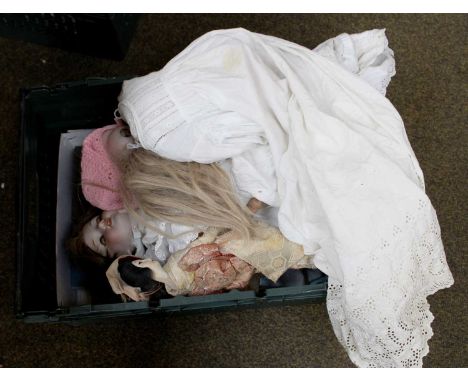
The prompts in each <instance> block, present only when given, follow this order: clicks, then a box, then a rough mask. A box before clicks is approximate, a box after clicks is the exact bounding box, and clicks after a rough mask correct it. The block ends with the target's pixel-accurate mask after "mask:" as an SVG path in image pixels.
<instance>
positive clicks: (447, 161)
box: [0, 14, 468, 367]
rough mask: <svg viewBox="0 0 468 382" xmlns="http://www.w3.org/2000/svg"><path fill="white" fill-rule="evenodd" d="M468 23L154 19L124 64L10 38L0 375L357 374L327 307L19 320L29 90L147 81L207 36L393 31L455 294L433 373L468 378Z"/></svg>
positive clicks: (1, 103)
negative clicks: (23, 370) (467, 373)
mask: <svg viewBox="0 0 468 382" xmlns="http://www.w3.org/2000/svg"><path fill="white" fill-rule="evenodd" d="M467 21H468V19H467V17H466V15H424V14H417V15H385V14H379V15H372V14H362V15H339V14H333V15H317V14H308V15H293V14H288V15H222V14H218V15H170V14H169V15H146V16H145V17H143V18H142V20H141V22H140V24H139V27H138V29H137V32H136V35H135V38H134V40H133V43H132V45H131V47H130V50H129V52H128V55H127V57H126V59H125V60H124V61H122V62H115V61H110V60H105V59H97V58H92V57H88V56H84V55H81V54H78V53H67V52H64V51H61V50H58V49H55V48H48V47H42V46H39V45H34V44H31V43H25V42H18V41H14V40H10V39H5V38H0V52H1V55H0V79H1V80H0V84H1V91H0V116H1V123H0V164H1V166H0V183H2V184H3V186H2V187H0V211H1V219H0V225H1V226H0V227H1V232H2V240H0V264H1V265H0V285H1V288H0V302H1V304H0V364H2V365H3V366H5V367H33V366H35V367H68V366H75V367H88V366H89V367H91V366H93V367H101V366H105V367H117V366H122V367H125V366H127V367H133V366H141V367H145V366H148V367H216V366H218V367H227V366H230V367H274V366H276V367H287V366H290V367H350V366H352V363H351V362H350V361H349V359H348V357H347V355H346V353H345V352H344V350H343V349H342V348H341V346H340V345H339V344H338V342H337V340H336V338H335V336H334V334H333V332H332V328H331V325H330V323H329V320H328V318H327V312H326V307H325V305H324V304H315V305H299V306H291V307H275V308H265V309H251V310H242V311H231V312H222V313H207V314H196V315H191V316H173V317H168V318H164V319H162V318H157V317H156V318H152V319H150V320H130V321H118V322H114V321H109V322H102V323H96V324H89V325H86V326H83V327H69V326H63V325H40V324H29V325H26V324H24V323H22V322H19V321H17V320H15V316H14V310H13V306H14V291H15V256H16V253H15V240H16V237H15V232H16V231H15V230H16V228H15V227H16V215H15V214H16V205H15V197H16V192H17V189H16V182H17V166H18V131H19V124H20V106H19V102H20V98H19V92H18V90H19V88H20V87H28V86H32V85H39V84H46V85H52V84H55V83H58V82H63V81H74V80H79V79H83V78H86V77H92V76H101V77H110V76H120V75H129V74H146V73H148V72H150V71H153V70H156V69H158V68H160V67H162V66H163V65H164V63H165V62H167V61H168V60H169V59H170V58H172V57H173V56H174V55H175V54H177V53H178V52H179V51H181V50H182V49H183V48H184V47H185V46H186V45H187V44H188V43H190V42H191V41H192V40H193V39H195V38H196V37H198V36H200V35H201V34H203V33H205V32H207V31H209V30H212V29H221V28H231V27H238V26H242V27H244V28H247V29H250V30H252V31H256V32H260V33H265V34H271V35H274V36H278V37H282V38H285V39H288V40H291V41H294V42H297V43H299V44H302V45H305V46H308V47H314V46H315V45H317V44H318V43H320V42H321V41H323V40H325V39H327V38H329V37H332V36H335V35H337V34H339V33H342V32H349V33H353V32H359V31H363V30H366V29H372V28H386V29H387V36H388V38H389V41H390V46H391V48H392V49H393V50H394V51H395V57H396V62H397V74H396V76H395V77H394V78H393V80H392V82H391V84H390V86H389V89H388V93H387V96H388V98H389V99H390V100H391V101H392V103H393V104H394V105H395V106H396V108H397V109H398V110H399V112H400V114H401V115H402V117H403V120H404V121H405V124H406V129H407V132H408V137H409V139H410V141H411V144H412V146H413V149H414V151H415V152H416V155H417V157H418V159H419V161H420V165H421V167H422V169H423V171H424V174H425V178H426V186H427V192H428V194H429V196H430V198H431V200H432V203H433V205H434V206H435V208H436V210H437V212H438V217H439V220H440V225H441V228H442V235H443V240H444V244H445V249H446V253H447V260H448V263H449V265H450V267H451V270H452V272H453V275H454V278H455V285H454V286H453V287H451V288H450V289H447V290H443V291H440V292H438V293H436V294H435V295H434V296H431V297H430V298H429V302H430V304H431V310H432V312H433V313H434V316H435V320H434V322H433V325H432V327H433V330H434V333H435V334H434V337H433V338H432V339H431V340H430V343H429V344H430V353H429V355H428V356H427V357H425V359H424V366H425V367H467V366H468V356H467V350H468V349H467V347H466V344H467V316H468V314H467V298H466V294H467V292H466V291H467V283H466V281H465V272H466V269H467V268H466V264H467V253H466V244H467V235H466V223H467V219H466V216H467V209H466V197H467V193H466V190H467V182H466V174H467V168H466V161H467V155H466V154H467V150H468V139H467V133H466V131H467V130H466V127H467V126H466V121H467V113H466V111H467V108H466V100H467V97H466V96H467V83H466V78H467V73H466V63H467V55H466V36H467V32H468V31H467Z"/></svg>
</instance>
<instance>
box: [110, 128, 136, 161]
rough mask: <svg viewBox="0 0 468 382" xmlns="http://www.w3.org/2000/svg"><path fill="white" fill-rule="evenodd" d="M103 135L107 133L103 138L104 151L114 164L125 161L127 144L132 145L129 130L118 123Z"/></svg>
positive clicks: (132, 140) (132, 141)
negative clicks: (104, 143)
mask: <svg viewBox="0 0 468 382" xmlns="http://www.w3.org/2000/svg"><path fill="white" fill-rule="evenodd" d="M105 133H107V137H105V142H106V150H107V152H108V154H109V156H110V158H111V159H112V160H113V161H114V163H119V162H120V161H122V160H123V159H126V158H127V156H128V149H127V144H128V143H134V139H133V137H132V134H130V128H129V127H128V126H127V125H125V124H123V123H119V124H118V126H117V127H115V128H113V129H110V130H108V131H106V132H105Z"/></svg>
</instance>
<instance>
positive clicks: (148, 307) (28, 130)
mask: <svg viewBox="0 0 468 382" xmlns="http://www.w3.org/2000/svg"><path fill="white" fill-rule="evenodd" d="M126 78H129V77H125V78H106V79H104V78H90V79H87V80H83V81H78V82H71V83H63V84H59V85H56V86H53V87H47V86H40V87H35V88H30V89H23V90H22V103H21V108H22V123H21V129H20V134H21V137H20V161H19V174H20V176H19V184H18V189H19V192H18V199H17V206H18V210H17V211H18V219H17V221H18V226H17V285H16V309H15V310H16V316H17V318H18V319H21V320H23V321H25V322H36V323H37V322H68V323H73V324H80V323H84V322H87V321H92V320H97V319H109V318H117V317H137V316H148V315H154V314H165V313H171V314H173V313H187V312H204V311H212V310H220V309H240V308H244V307H258V306H268V305H272V304H286V303H297V302H301V303H302V302H319V301H323V300H324V299H325V296H326V291H327V277H326V276H325V275H323V274H322V275H321V276H320V277H318V278H316V279H315V280H314V281H313V282H312V283H310V284H308V285H303V286H296V287H282V288H271V289H267V290H266V292H265V293H263V294H261V295H256V294H255V293H254V292H253V291H237V290H234V291H230V292H228V293H223V294H216V295H209V296H196V297H185V296H177V297H174V298H168V299H162V300H160V301H159V302H127V303H122V302H120V300H119V298H118V296H115V295H112V296H110V297H109V298H108V299H107V300H106V301H105V303H101V302H99V303H90V304H85V305H77V306H73V305H71V306H69V305H68V306H63V305H61V304H59V303H58V298H57V282H58V280H59V279H60V278H57V274H56V271H57V267H56V248H57V247H56V235H57V233H56V216H57V211H56V209H57V207H56V206H57V169H58V149H59V142H60V136H61V134H62V133H65V132H67V131H69V130H79V129H95V128H97V127H101V126H105V125H107V124H110V123H112V122H113V112H114V109H115V107H116V104H117V96H118V94H119V93H120V88H121V84H122V81H123V80H124V79H126ZM77 171H78V170H77ZM59 281H60V280H59ZM107 287H108V286H107ZM109 289H110V288H109Z"/></svg>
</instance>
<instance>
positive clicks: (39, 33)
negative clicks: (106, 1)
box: [0, 13, 140, 60]
mask: <svg viewBox="0 0 468 382" xmlns="http://www.w3.org/2000/svg"><path fill="white" fill-rule="evenodd" d="M139 16H140V15H139V14H126V13H113V14H104V13H103V14H99V13H95V14H90V13H20V14H18V13H16V14H15V13H11V14H1V15H0V35H1V36H4V37H10V38H16V39H20V40H24V41H29V42H33V43H37V44H42V45H47V46H53V47H57V48H61V49H65V50H69V51H74V52H79V53H84V54H88V55H91V56H97V57H101V58H110V59H114V60H123V59H124V57H125V55H126V53H127V50H128V47H129V46H130V42H131V40H132V37H133V34H134V32H135V29H136V26H137V23H138V18H139Z"/></svg>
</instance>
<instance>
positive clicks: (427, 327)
mask: <svg viewBox="0 0 468 382" xmlns="http://www.w3.org/2000/svg"><path fill="white" fill-rule="evenodd" d="M400 243H404V244H402V245H400V248H398V251H400V254H401V256H399V259H402V260H403V261H401V262H400V263H399V264H398V263H396V264H395V263H394V264H392V266H393V267H395V268H394V271H393V272H379V278H381V277H385V278H386V279H385V280H382V281H381V283H380V287H379V288H378V289H377V290H375V289H372V288H371V290H372V294H370V295H369V297H368V298H366V299H364V300H363V299H358V300H357V302H358V304H356V303H353V302H352V300H353V296H352V293H353V292H352V291H353V290H355V289H354V287H355V285H353V283H354V280H360V279H361V278H362V275H363V274H368V272H369V273H372V272H373V268H375V267H378V264H379V263H381V262H379V261H378V262H376V261H373V262H370V263H369V265H368V267H369V269H367V270H366V269H359V270H358V273H357V274H356V275H355V276H354V277H350V280H351V282H348V283H344V284H345V285H343V283H340V282H338V281H336V280H334V279H332V278H329V285H328V295H327V307H328V313H329V316H330V319H331V322H332V325H333V329H334V332H335V334H336V336H337V338H338V340H339V341H340V342H341V344H342V345H343V346H344V347H345V348H346V349H347V351H348V354H349V356H350V358H351V360H352V361H353V362H354V363H355V364H356V365H358V366H360V367H421V366H422V358H423V357H424V356H425V355H427V353H428V352H429V347H428V344H427V342H428V340H429V339H430V338H431V337H432V335H433V332H432V328H431V323H432V321H433V319H434V316H433V315H432V313H431V312H430V310H429V304H428V302H427V296H429V295H431V294H433V293H435V292H436V291H438V290H440V289H443V288H448V287H450V286H451V285H452V284H453V278H452V275H451V273H450V270H449V268H448V265H447V262H446V260H445V253H444V249H443V246H442V241H441V238H440V229H439V223H438V221H437V216H436V213H435V211H434V209H433V208H432V206H431V205H430V203H428V202H427V201H420V203H419V204H418V206H417V210H416V211H409V212H408V214H407V215H406V220H405V224H403V225H401V226H394V228H393V231H392V232H389V237H387V238H386V239H383V241H382V245H381V247H380V248H376V250H375V252H376V253H375V254H373V256H372V257H371V258H372V259H374V260H376V259H377V258H379V256H384V255H385V252H388V253H391V251H390V247H391V246H398V245H399V244H400ZM390 263H391V262H390ZM346 284H348V285H346ZM360 291H362V289H360ZM363 301H364V302H363Z"/></svg>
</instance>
